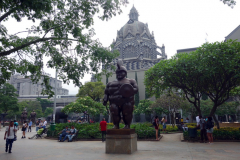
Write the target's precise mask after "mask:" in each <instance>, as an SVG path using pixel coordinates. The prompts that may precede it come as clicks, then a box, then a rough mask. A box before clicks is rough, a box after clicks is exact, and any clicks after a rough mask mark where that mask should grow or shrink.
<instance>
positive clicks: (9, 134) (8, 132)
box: [4, 121, 17, 153]
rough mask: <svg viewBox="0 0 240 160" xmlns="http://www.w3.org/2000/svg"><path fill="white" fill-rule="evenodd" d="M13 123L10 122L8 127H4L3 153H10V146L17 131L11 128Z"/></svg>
mask: <svg viewBox="0 0 240 160" xmlns="http://www.w3.org/2000/svg"><path fill="white" fill-rule="evenodd" d="M13 124H14V123H13V121H11V122H10V125H9V126H7V127H6V131H5V135H4V140H6V149H5V152H8V153H12V144H13V140H14V132H16V131H17V129H15V128H14V126H13Z"/></svg>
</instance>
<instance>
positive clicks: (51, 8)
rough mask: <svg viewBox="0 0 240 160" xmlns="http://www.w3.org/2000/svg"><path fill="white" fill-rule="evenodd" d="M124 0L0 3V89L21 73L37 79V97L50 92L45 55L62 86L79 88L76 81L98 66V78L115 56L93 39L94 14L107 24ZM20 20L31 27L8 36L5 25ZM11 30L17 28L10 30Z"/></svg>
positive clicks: (125, 2)
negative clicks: (39, 94) (71, 82)
mask: <svg viewBox="0 0 240 160" xmlns="http://www.w3.org/2000/svg"><path fill="white" fill-rule="evenodd" d="M127 3H128V1H127V0H81V1H80V0H68V1H66V0H44V1H43V0H42V1H41V0H12V1H9V0H2V1H0V6H1V7H0V12H1V16H0V23H1V25H0V36H1V37H2V38H1V39H0V42H1V43H0V67H1V78H0V85H1V84H3V83H5V82H6V80H7V79H9V78H10V76H11V72H12V73H15V72H18V73H21V74H23V75H26V74H27V73H30V74H31V79H32V81H33V82H34V83H37V82H38V81H39V80H40V78H43V82H42V85H45V86H46V88H45V89H43V90H42V94H49V95H50V96H52V95H53V94H54V93H53V91H52V90H51V89H52V87H51V86H50V85H49V77H48V76H45V75H43V73H42V66H44V65H45V64H44V61H43V58H44V57H50V60H49V61H47V63H46V65H47V66H48V67H50V68H57V69H58V71H59V78H60V79H62V80H63V82H64V83H69V80H73V83H74V84H76V85H77V86H80V85H81V82H80V78H83V77H84V74H85V73H86V72H89V71H92V72H95V73H98V71H99V69H101V67H100V66H101V64H102V63H104V66H105V68H102V69H103V70H102V72H103V74H106V72H107V68H109V67H111V68H113V66H112V65H111V62H112V60H113V59H114V58H115V57H117V56H118V52H117V51H114V52H111V51H110V48H104V47H103V46H102V45H101V43H100V42H99V41H98V40H93V36H94V34H95V33H94V29H92V28H91V27H92V25H93V23H94V21H93V17H94V15H97V14H99V18H100V19H102V20H108V19H110V18H111V17H112V16H115V15H116V14H120V13H121V12H122V11H121V8H120V7H121V6H122V5H125V4H127ZM24 17H26V18H27V19H28V20H31V21H32V23H33V25H31V26H29V27H28V28H27V29H26V30H24V31H20V30H18V31H16V33H13V34H12V33H9V32H8V30H7V28H6V27H5V23H6V22H7V21H8V20H9V19H10V18H13V19H14V20H16V22H17V23H24V22H21V21H22V19H23V18H24ZM16 29H17V28H16Z"/></svg>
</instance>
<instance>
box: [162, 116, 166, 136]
mask: <svg viewBox="0 0 240 160" xmlns="http://www.w3.org/2000/svg"><path fill="white" fill-rule="evenodd" d="M161 122H162V125H163V132H164V131H165V133H167V131H166V118H165V116H164V117H163V118H162V120H161Z"/></svg>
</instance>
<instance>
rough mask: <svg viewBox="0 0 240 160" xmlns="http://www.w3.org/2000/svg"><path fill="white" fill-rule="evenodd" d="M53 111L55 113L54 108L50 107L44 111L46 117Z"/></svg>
mask: <svg viewBox="0 0 240 160" xmlns="http://www.w3.org/2000/svg"><path fill="white" fill-rule="evenodd" d="M52 113H53V109H52V108H50V107H48V108H46V110H45V112H44V117H45V118H47V116H49V115H51V114H52Z"/></svg>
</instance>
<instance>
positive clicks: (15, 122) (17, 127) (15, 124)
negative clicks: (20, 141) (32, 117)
mask: <svg viewBox="0 0 240 160" xmlns="http://www.w3.org/2000/svg"><path fill="white" fill-rule="evenodd" d="M13 122H14V123H13V125H14V127H15V129H17V130H16V131H15V135H16V136H17V131H18V130H19V125H18V122H17V121H16V120H14V121H13Z"/></svg>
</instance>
